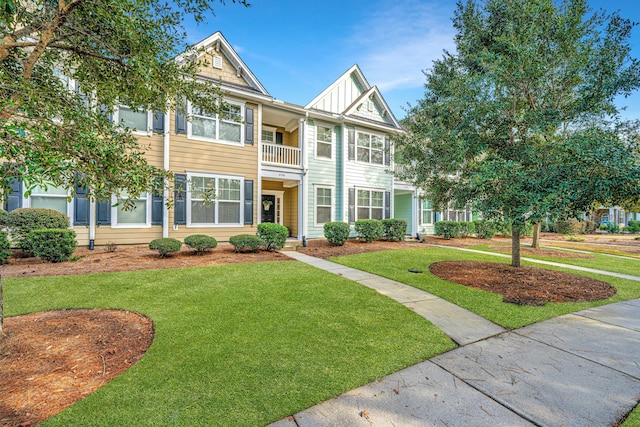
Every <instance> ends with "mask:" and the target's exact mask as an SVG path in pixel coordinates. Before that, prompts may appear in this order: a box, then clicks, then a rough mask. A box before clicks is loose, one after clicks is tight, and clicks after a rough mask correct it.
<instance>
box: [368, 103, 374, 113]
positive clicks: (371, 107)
mask: <svg viewBox="0 0 640 427" xmlns="http://www.w3.org/2000/svg"><path fill="white" fill-rule="evenodd" d="M367 110H369V111H373V101H367Z"/></svg>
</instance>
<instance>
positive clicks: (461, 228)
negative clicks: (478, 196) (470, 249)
mask: <svg viewBox="0 0 640 427" xmlns="http://www.w3.org/2000/svg"><path fill="white" fill-rule="evenodd" d="M458 232H459V236H460V237H469V236H471V235H472V234H474V233H475V232H476V227H475V225H474V224H473V222H464V221H463V222H459V223H458Z"/></svg>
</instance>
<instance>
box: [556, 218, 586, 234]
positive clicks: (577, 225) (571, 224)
mask: <svg viewBox="0 0 640 427" xmlns="http://www.w3.org/2000/svg"><path fill="white" fill-rule="evenodd" d="M585 228H586V224H585V223H584V222H582V221H578V220H577V219H575V218H568V219H559V220H557V221H556V232H557V233H559V234H583V233H584V231H585Z"/></svg>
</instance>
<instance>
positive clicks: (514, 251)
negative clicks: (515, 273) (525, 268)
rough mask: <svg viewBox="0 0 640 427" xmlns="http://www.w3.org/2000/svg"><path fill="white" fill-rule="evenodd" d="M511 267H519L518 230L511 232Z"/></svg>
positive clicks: (514, 229)
mask: <svg viewBox="0 0 640 427" xmlns="http://www.w3.org/2000/svg"><path fill="white" fill-rule="evenodd" d="M511 265H512V266H513V267H520V229H519V228H515V227H514V228H513V230H511Z"/></svg>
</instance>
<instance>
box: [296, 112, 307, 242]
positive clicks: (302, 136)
mask: <svg viewBox="0 0 640 427" xmlns="http://www.w3.org/2000/svg"><path fill="white" fill-rule="evenodd" d="M308 118H309V112H308V111H307V112H305V118H304V119H300V126H299V130H298V145H299V146H300V166H301V167H302V177H301V178H300V191H299V192H298V193H299V194H298V200H299V204H298V210H299V211H300V212H301V213H302V217H300V215H298V221H299V222H298V223H299V224H300V223H302V227H301V228H300V227H299V228H300V229H301V232H302V246H304V247H306V246H307V234H308V231H309V230H308V228H309V223H308V221H307V218H309V216H308V213H307V210H308V201H307V185H308V184H307V179H306V177H307V149H306V144H305V141H306V133H307V126H306V123H307V119H308Z"/></svg>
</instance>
